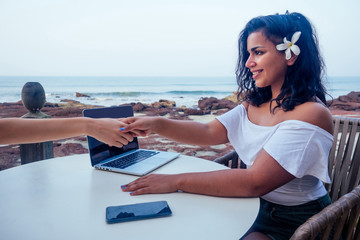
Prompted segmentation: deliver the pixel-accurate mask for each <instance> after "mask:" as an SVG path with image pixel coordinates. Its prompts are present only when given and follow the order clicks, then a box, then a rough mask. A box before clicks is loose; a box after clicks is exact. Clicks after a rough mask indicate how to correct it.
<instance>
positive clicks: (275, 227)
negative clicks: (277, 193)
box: [241, 194, 331, 240]
mask: <svg viewBox="0 0 360 240" xmlns="http://www.w3.org/2000/svg"><path fill="white" fill-rule="evenodd" d="M330 204H331V199H330V197H329V195H328V194H326V195H324V196H323V197H321V198H319V199H317V200H314V201H310V202H308V203H304V204H301V205H297V206H284V205H279V204H275V203H272V202H269V201H266V200H264V199H262V198H260V209H259V213H258V216H257V217H256V219H255V222H254V223H253V225H252V226H251V228H250V229H249V231H248V232H247V233H246V234H245V235H244V236H246V235H247V234H249V233H250V232H261V233H263V234H265V235H266V236H268V237H269V238H271V239H273V240H288V239H289V238H290V237H291V236H292V235H293V233H294V232H295V230H296V229H297V228H298V227H299V226H300V225H301V224H303V223H304V222H306V220H308V219H309V218H310V217H311V216H313V215H314V214H316V213H318V212H320V211H321V210H322V209H324V208H325V207H326V206H328V205H330ZM244 236H243V237H244ZM243 237H242V238H243ZM242 238H241V239H242Z"/></svg>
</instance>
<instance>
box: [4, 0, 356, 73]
mask: <svg viewBox="0 0 360 240" xmlns="http://www.w3.org/2000/svg"><path fill="white" fill-rule="evenodd" d="M286 10H289V11H290V12H293V11H297V12H301V13H303V14H304V15H305V16H307V17H308V18H309V19H310V20H311V21H312V23H313V24H314V26H315V27H316V29H317V31H318V35H319V39H320V47H321V51H322V54H323V56H324V59H325V62H326V65H327V73H328V75H330V76H360V61H359V57H360V47H359V43H358V42H357V40H360V30H359V29H360V27H359V24H360V13H359V12H360V1H359V0H343V1H339V0H305V1H303V0H292V1H289V0H286V1H273V0H254V1H250V0H249V1H241V0H214V1H212V0H179V1H177V0H127V1H125V0H0V76H233V75H234V69H235V65H236V60H237V39H238V35H239V32H240V31H241V30H242V29H243V27H244V25H245V24H246V22H247V21H249V20H250V19H251V18H252V17H256V16H259V15H267V14H273V13H284V12H285V11H286Z"/></svg>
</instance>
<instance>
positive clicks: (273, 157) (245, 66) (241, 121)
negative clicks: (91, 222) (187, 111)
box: [122, 13, 333, 239]
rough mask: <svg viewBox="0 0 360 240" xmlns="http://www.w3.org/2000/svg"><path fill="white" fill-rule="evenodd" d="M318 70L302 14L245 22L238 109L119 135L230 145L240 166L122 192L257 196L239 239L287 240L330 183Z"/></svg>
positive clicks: (152, 180)
mask: <svg viewBox="0 0 360 240" xmlns="http://www.w3.org/2000/svg"><path fill="white" fill-rule="evenodd" d="M322 70H323V62H322V59H321V57H320V54H319V49H318V43H317V38H316V36H315V33H314V31H313V28H312V26H311V24H310V23H309V21H308V20H307V19H306V18H305V17H304V16H303V15H302V14H299V13H291V14H289V13H286V14H283V15H279V14H276V15H269V16H262V17H257V18H254V19H252V20H251V21H250V22H248V24H247V25H246V26H245V29H244V30H243V31H242V32H241V34H240V38H239V61H238V67H237V71H236V75H237V80H238V85H239V95H240V94H241V95H242V96H243V102H242V104H241V105H239V106H237V107H236V108H234V109H232V110H231V111H229V112H227V113H225V114H224V115H222V116H219V117H217V119H215V120H213V121H211V122H209V123H206V124H202V123H197V122H192V121H177V120H170V119H165V118H161V117H150V118H128V119H126V120H125V122H126V123H127V124H129V125H128V126H127V127H125V130H124V131H125V132H132V131H134V130H136V131H138V132H137V133H139V132H141V135H146V134H149V133H150V132H155V133H158V134H160V135H163V136H166V137H168V138H171V139H174V140H176V141H179V142H184V143H191V144H199V145H215V144H222V143H227V142H230V143H231V144H232V145H233V147H234V148H235V150H236V152H237V153H238V154H239V156H240V158H241V160H242V161H243V162H244V163H245V164H246V165H247V169H229V170H221V171H215V172H205V173H188V174H178V175H159V174H152V175H148V176H145V177H142V178H139V179H137V180H135V181H133V182H131V183H129V184H126V185H124V186H122V189H123V191H128V192H131V194H132V195H139V194H148V193H167V192H175V191H178V190H181V191H184V192H190V193H198V194H206V195H212V196H226V197H260V211H259V214H258V217H257V219H256V221H255V223H254V224H253V226H252V227H251V229H250V230H249V231H248V233H247V234H245V236H243V239H289V238H290V236H291V235H292V234H293V232H294V231H295V229H296V228H297V227H298V226H299V225H301V224H302V223H303V222H305V221H306V220H307V219H308V218H309V217H310V216H312V215H314V214H315V213H317V212H319V211H320V210H321V209H323V208H324V207H325V206H327V205H328V204H330V198H329V196H328V194H327V192H326V190H325V188H324V186H323V183H322V182H329V181H330V180H329V176H328V170H327V169H328V168H327V161H328V160H327V158H328V154H329V151H330V148H331V144H332V141H333V137H332V131H333V130H332V116H331V114H330V112H329V110H328V108H327V107H326V105H325V90H324V87H323V85H322V83H321V75H322Z"/></svg>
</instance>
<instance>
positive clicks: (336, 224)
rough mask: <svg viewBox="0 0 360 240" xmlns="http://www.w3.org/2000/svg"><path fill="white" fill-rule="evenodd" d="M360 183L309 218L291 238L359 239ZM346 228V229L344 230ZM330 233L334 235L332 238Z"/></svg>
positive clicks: (310, 239)
mask: <svg viewBox="0 0 360 240" xmlns="http://www.w3.org/2000/svg"><path fill="white" fill-rule="evenodd" d="M359 214H360V185H359V186H357V187H356V188H355V189H354V190H352V191H351V192H349V193H347V194H345V195H344V196H342V197H340V198H339V199H338V200H337V201H335V202H334V203H332V204H330V205H329V206H327V207H326V208H324V209H323V210H322V211H321V212H319V213H317V214H315V215H314V216H312V217H311V218H309V219H308V220H307V221H306V222H305V223H304V224H302V225H301V226H300V227H299V228H297V229H296V231H295V232H294V234H293V235H292V237H291V238H290V240H312V239H315V238H316V237H317V236H319V237H320V239H321V240H325V239H326V240H327V239H333V240H337V239H340V237H341V235H342V238H343V240H353V239H354V240H355V239H356V240H359V239H360V227H359V224H360V223H359ZM344 230H345V231H344ZM330 235H333V236H332V238H330Z"/></svg>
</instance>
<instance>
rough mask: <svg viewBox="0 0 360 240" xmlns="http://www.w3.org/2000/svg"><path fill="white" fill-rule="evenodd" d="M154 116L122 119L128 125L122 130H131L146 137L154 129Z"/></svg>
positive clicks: (134, 133) (136, 134)
mask: <svg viewBox="0 0 360 240" xmlns="http://www.w3.org/2000/svg"><path fill="white" fill-rule="evenodd" d="M154 119H155V118H154V117H128V118H124V119H122V121H123V122H124V123H125V124H126V125H127V126H126V127H124V129H123V130H122V131H123V132H131V133H132V134H133V135H134V136H137V137H138V136H142V137H145V136H147V135H149V134H150V133H151V132H152V131H153V130H152V128H153V122H154Z"/></svg>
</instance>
